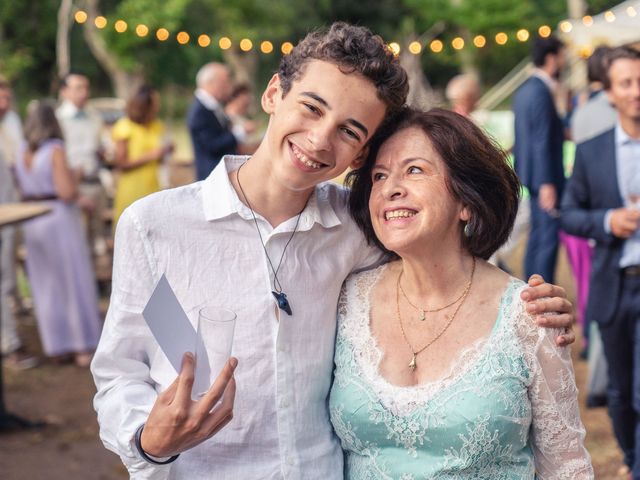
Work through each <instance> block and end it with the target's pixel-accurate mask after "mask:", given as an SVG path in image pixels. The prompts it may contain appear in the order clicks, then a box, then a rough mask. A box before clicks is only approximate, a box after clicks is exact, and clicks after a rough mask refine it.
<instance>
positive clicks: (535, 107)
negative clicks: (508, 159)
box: [513, 36, 565, 282]
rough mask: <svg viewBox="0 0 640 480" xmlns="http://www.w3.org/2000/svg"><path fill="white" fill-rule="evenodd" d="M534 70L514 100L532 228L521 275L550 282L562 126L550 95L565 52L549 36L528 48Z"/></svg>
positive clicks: (519, 168) (519, 163)
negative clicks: (535, 274)
mask: <svg viewBox="0 0 640 480" xmlns="http://www.w3.org/2000/svg"><path fill="white" fill-rule="evenodd" d="M531 57H532V60H533V64H534V65H535V67H536V68H535V70H534V71H533V74H532V75H531V77H529V79H527V81H526V82H525V83H524V84H522V86H521V87H520V88H518V90H517V91H516V93H515V96H514V98H513V113H514V130H515V143H514V146H513V155H514V157H515V167H516V172H517V173H518V176H519V177H520V181H521V182H522V183H523V185H524V186H525V187H527V189H529V194H530V198H531V201H530V203H529V206H530V210H531V213H530V217H531V229H530V232H529V241H528V243H527V252H526V254H525V261H524V274H525V276H526V277H528V276H531V275H532V274H534V273H538V274H540V275H542V276H543V277H544V279H545V280H546V281H548V282H553V279H554V274H555V268H556V258H557V254H558V243H559V239H558V228H559V223H558V201H559V198H560V196H561V195H562V189H563V187H564V183H565V178H564V167H563V163H562V158H563V157H562V156H563V142H564V126H563V124H562V120H561V119H560V116H559V114H558V111H557V110H556V106H555V101H554V97H555V95H556V93H557V90H558V87H559V81H558V80H559V78H560V73H561V71H562V69H563V68H564V65H565V48H564V45H563V43H562V42H561V41H560V40H558V38H556V37H554V36H549V37H547V38H543V37H537V38H536V39H535V40H534V42H533V46H532V49H531Z"/></svg>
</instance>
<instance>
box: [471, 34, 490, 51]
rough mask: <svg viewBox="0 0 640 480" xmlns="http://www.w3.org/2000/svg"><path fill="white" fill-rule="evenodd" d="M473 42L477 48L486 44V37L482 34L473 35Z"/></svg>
mask: <svg viewBox="0 0 640 480" xmlns="http://www.w3.org/2000/svg"><path fill="white" fill-rule="evenodd" d="M473 44H474V45H475V46H476V47H478V48H482V47H484V46H485V45H486V44H487V39H486V38H485V37H484V35H476V36H475V37H473Z"/></svg>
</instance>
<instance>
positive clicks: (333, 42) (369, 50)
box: [278, 22, 409, 113]
mask: <svg viewBox="0 0 640 480" xmlns="http://www.w3.org/2000/svg"><path fill="white" fill-rule="evenodd" d="M310 60H322V61H325V62H330V63H333V64H335V65H337V66H338V67H339V68H340V70H341V71H342V72H344V73H359V74H360V75H362V76H364V77H365V78H368V79H369V80H370V81H371V82H373V84H374V85H375V86H376V89H377V92H378V98H380V100H382V101H383V102H384V104H385V105H386V107H387V113H393V112H395V111H397V110H399V109H400V108H401V107H402V106H403V105H404V103H405V101H406V99H407V93H408V91H409V84H408V80H407V72H406V71H405V70H404V68H402V67H401V66H400V62H399V61H398V58H397V57H396V56H395V55H394V54H393V52H392V51H391V50H390V49H389V48H388V46H387V45H386V44H385V43H384V41H383V40H382V38H381V37H380V36H378V35H374V34H373V33H371V31H370V30H368V29H367V28H365V27H358V26H354V25H349V24H347V23H344V22H336V23H334V24H333V25H331V27H330V28H329V29H326V30H316V31H313V32H311V33H309V34H308V35H307V36H306V37H305V38H304V39H303V40H302V41H301V42H300V43H298V44H297V45H296V46H295V48H294V49H293V50H292V51H291V53H290V54H289V55H285V56H284V57H283V58H282V61H281V62H280V68H279V70H278V75H279V76H280V85H281V86H282V92H283V95H286V94H287V93H288V92H289V90H290V89H291V84H292V82H293V81H294V80H296V79H297V78H298V77H299V76H300V75H301V74H302V73H303V70H304V66H305V64H306V63H307V62H309V61H310ZM318 80H320V81H321V80H322V79H318Z"/></svg>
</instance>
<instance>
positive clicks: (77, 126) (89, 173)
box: [56, 101, 102, 179]
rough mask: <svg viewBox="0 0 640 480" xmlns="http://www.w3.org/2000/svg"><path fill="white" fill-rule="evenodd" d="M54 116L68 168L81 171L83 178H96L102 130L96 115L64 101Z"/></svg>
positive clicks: (100, 122) (100, 121)
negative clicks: (62, 135)
mask: <svg viewBox="0 0 640 480" xmlns="http://www.w3.org/2000/svg"><path fill="white" fill-rule="evenodd" d="M56 116H57V117H58V120H59V121H60V126H61V127H62V131H63V133H64V139H65V142H64V144H65V150H66V154H67V161H68V163H69V166H70V167H71V168H73V169H74V170H81V171H82V174H83V176H84V177H85V178H88V179H91V178H95V177H97V175H98V168H99V167H100V162H99V160H98V150H99V149H100V146H101V143H100V142H101V138H100V136H101V130H102V120H101V119H100V117H99V116H98V114H97V113H95V112H93V111H91V110H89V109H84V110H79V109H78V108H77V107H76V106H75V105H74V104H73V103H71V102H69V101H65V102H63V103H62V105H60V107H58V109H57V110H56Z"/></svg>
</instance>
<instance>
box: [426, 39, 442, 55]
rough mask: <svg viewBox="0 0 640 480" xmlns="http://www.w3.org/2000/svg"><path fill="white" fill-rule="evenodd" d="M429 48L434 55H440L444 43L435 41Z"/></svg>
mask: <svg viewBox="0 0 640 480" xmlns="http://www.w3.org/2000/svg"><path fill="white" fill-rule="evenodd" d="M429 48H430V49H431V51H432V52H433V53H440V52H441V51H442V49H443V48H444V43H442V42H441V41H440V40H433V41H432V42H431V43H430V44H429Z"/></svg>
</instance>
